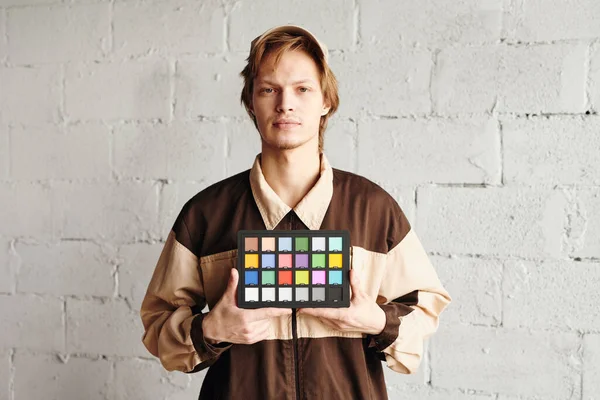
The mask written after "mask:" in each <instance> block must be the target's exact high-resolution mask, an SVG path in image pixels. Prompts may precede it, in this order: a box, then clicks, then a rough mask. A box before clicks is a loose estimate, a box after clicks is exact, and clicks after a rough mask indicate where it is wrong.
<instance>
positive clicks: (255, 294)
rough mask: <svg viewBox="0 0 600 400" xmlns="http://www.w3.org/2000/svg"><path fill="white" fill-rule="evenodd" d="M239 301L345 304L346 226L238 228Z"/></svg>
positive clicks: (266, 304)
mask: <svg viewBox="0 0 600 400" xmlns="http://www.w3.org/2000/svg"><path fill="white" fill-rule="evenodd" d="M237 267H238V271H239V273H240V280H239V283H238V292H237V296H238V307H240V308H261V307H285V308H302V307H349V306H350V296H349V294H350V282H349V280H348V279H349V272H350V232H349V231H347V230H343V231H328V230H322V231H321V230H293V231H269V230H264V231H250V230H243V231H239V232H238V265H237Z"/></svg>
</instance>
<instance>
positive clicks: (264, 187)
mask: <svg viewBox="0 0 600 400" xmlns="http://www.w3.org/2000/svg"><path fill="white" fill-rule="evenodd" d="M260 156H261V154H258V155H257V156H256V158H255V160H254V165H252V169H251V170H250V187H251V188H252V195H253V196H254V200H255V201H256V205H257V206H258V210H259V211H260V215H261V216H262V219H263V221H264V223H265V226H266V228H267V229H268V230H272V229H274V228H275V227H276V226H277V224H279V222H281V220H282V219H283V217H285V216H286V215H287V213H289V212H290V210H291V209H292V208H290V206H288V205H287V204H285V203H284V202H283V200H281V199H280V198H279V196H278V195H277V193H275V191H274V190H273V189H272V188H271V186H269V184H268V183H267V181H266V179H265V176H264V175H263V172H262V168H261V166H260ZM320 159H321V169H320V177H319V180H318V181H317V183H315V185H314V186H313V187H312V189H310V191H309V192H308V193H307V194H306V196H304V198H303V199H302V200H300V202H299V203H298V204H297V205H296V207H294V212H295V213H296V215H298V218H300V220H302V222H303V223H304V224H305V225H306V226H307V227H308V228H309V229H313V230H317V229H319V228H320V227H321V223H322V222H323V218H324V217H325V213H326V212H327V208H329V203H330V202H331V197H332V196H333V170H332V168H331V165H330V164H329V161H328V160H327V157H325V154H323V153H321V155H320Z"/></svg>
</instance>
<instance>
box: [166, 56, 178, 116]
mask: <svg viewBox="0 0 600 400" xmlns="http://www.w3.org/2000/svg"><path fill="white" fill-rule="evenodd" d="M168 63H169V97H170V98H169V116H168V117H167V125H170V124H171V123H173V120H174V119H175V86H176V85H177V59H173V60H169V61H168Z"/></svg>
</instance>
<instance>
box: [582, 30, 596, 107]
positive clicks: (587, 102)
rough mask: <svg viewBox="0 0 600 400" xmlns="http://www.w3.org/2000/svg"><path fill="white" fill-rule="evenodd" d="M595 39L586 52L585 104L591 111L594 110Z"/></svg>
mask: <svg viewBox="0 0 600 400" xmlns="http://www.w3.org/2000/svg"><path fill="white" fill-rule="evenodd" d="M594 42H595V41H594V40H591V41H590V42H589V43H588V45H587V49H586V52H585V72H584V73H585V106H584V108H585V109H587V110H588V111H589V112H591V110H592V95H591V88H592V47H593V46H594Z"/></svg>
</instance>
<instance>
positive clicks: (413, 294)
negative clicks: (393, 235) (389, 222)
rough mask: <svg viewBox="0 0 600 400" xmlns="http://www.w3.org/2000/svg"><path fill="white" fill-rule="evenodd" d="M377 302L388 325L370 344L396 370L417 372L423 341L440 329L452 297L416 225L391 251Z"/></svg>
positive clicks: (407, 372)
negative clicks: (432, 261)
mask: <svg viewBox="0 0 600 400" xmlns="http://www.w3.org/2000/svg"><path fill="white" fill-rule="evenodd" d="M377 302H378V303H379V306H380V307H381V308H382V309H383V310H384V311H385V314H386V326H385V328H384V330H383V332H381V333H380V334H379V335H376V336H373V337H372V340H371V343H370V347H374V348H375V349H376V350H377V351H379V352H380V358H381V359H382V360H385V361H386V362H387V365H388V366H389V367H390V368H391V369H392V370H394V371H396V372H400V373H405V374H411V373H414V372H416V370H417V369H418V367H419V365H420V363H421V359H422V356H423V342H424V340H425V339H426V338H427V337H429V336H430V335H432V334H433V333H434V332H435V331H436V330H437V327H438V323H439V316H440V314H441V312H442V311H443V310H444V309H445V308H446V306H448V304H450V302H451V298H450V295H449V294H448V292H447V291H446V290H445V289H444V288H443V287H442V284H441V283H440V280H439V279H438V276H437V274H436V272H435V270H434V269H433V266H432V265H431V262H430V260H429V257H428V256H427V253H426V252H425V250H424V249H423V246H422V245H421V242H420V241H419V239H418V237H417V235H416V234H415V232H414V230H413V229H412V228H411V229H410V230H409V232H408V233H407V234H406V236H405V237H404V238H403V239H402V240H401V241H400V242H399V243H398V244H397V245H396V246H395V247H394V248H393V249H392V250H390V252H389V253H388V255H387V260H386V271H385V274H384V276H383V280H382V283H381V285H380V289H379V295H378V300H377Z"/></svg>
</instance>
